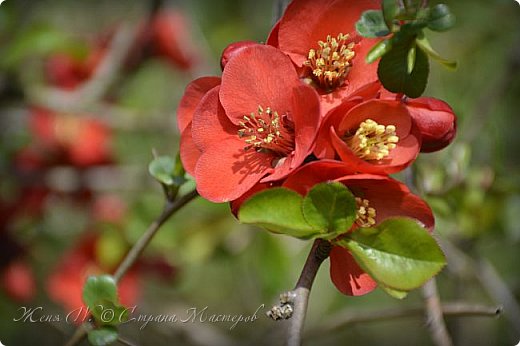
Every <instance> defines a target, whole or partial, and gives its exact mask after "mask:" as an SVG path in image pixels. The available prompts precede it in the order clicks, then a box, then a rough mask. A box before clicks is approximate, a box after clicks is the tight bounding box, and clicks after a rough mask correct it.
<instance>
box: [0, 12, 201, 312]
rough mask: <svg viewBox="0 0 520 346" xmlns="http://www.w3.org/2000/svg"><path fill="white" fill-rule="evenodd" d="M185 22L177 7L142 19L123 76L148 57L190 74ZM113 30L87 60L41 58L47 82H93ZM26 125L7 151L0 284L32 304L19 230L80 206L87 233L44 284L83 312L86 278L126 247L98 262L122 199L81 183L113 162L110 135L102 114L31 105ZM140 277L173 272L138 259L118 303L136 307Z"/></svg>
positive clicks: (192, 54)
mask: <svg viewBox="0 0 520 346" xmlns="http://www.w3.org/2000/svg"><path fill="white" fill-rule="evenodd" d="M188 24H189V23H188V22H187V18H186V17H185V16H184V15H183V14H182V13H181V12H179V11H178V10H175V9H161V10H159V11H157V12H156V13H154V14H153V16H151V17H150V18H148V19H146V20H143V21H142V23H141V24H140V25H139V28H138V30H137V34H136V37H135V40H134V42H133V43H132V46H131V49H130V50H129V53H128V56H126V57H125V61H124V66H123V68H124V70H125V73H130V72H132V70H133V69H135V68H136V67H137V66H138V64H140V63H142V62H143V61H145V59H147V58H149V57H154V58H161V59H163V60H164V61H166V62H167V63H169V64H170V65H171V66H172V67H174V68H177V69H180V70H188V69H191V68H193V67H194V66H195V65H196V64H197V63H198V61H197V54H196V51H195V50H194V48H193V45H191V44H190V41H189V37H190V35H188V31H189V25H188ZM116 29H117V28H115V27H114V28H113V29H112V30H110V31H109V32H104V33H102V34H101V35H99V36H98V37H97V38H96V39H95V40H94V41H93V42H90V43H89V44H88V47H89V50H88V52H87V54H86V56H85V57H82V58H79V57H76V56H73V55H71V54H68V53H56V54H52V55H50V56H47V57H46V58H45V63H44V65H43V66H44V76H45V83H46V84H47V85H48V86H49V87H52V88H56V89H60V91H64V92H74V91H76V90H78V89H79V88H81V87H82V86H83V85H84V84H85V83H88V82H89V81H90V80H91V79H92V78H95V74H96V70H97V69H98V68H99V66H100V65H101V64H102V63H103V61H104V59H105V58H106V57H107V54H108V53H109V49H110V42H111V40H112V38H113V36H114V33H115V30H116ZM109 101H110V102H116V100H112V99H111V100H109ZM26 120H27V121H26V124H27V138H28V140H27V141H26V142H25V143H24V145H23V146H22V147H20V148H18V149H17V150H16V151H15V152H14V153H13V159H12V166H11V170H12V173H13V174H12V176H13V179H12V181H10V182H11V183H12V186H13V191H14V192H13V193H11V194H10V195H9V196H8V198H5V199H4V198H3V197H4V196H1V197H2V199H0V215H1V217H0V247H1V249H2V251H1V256H0V284H1V287H2V288H3V290H4V291H5V292H6V293H7V294H8V295H9V296H10V297H11V298H12V299H15V300H19V301H29V300H31V299H33V298H34V297H35V295H36V287H37V284H36V280H35V276H34V274H33V271H32V267H31V265H30V258H28V256H29V254H30V253H31V251H29V248H28V247H29V246H28V245H26V244H25V243H24V242H23V241H21V240H20V239H19V238H20V237H19V233H20V230H19V228H20V227H19V226H18V225H19V224H22V225H23V223H24V222H26V221H27V219H30V220H35V219H40V218H42V217H44V214H45V212H46V211H47V210H48V209H49V208H52V206H53V205H52V204H53V202H54V201H56V200H57V199H64V200H66V201H67V202H72V203H76V204H80V205H81V207H84V208H85V209H86V210H87V212H88V213H89V220H90V221H89V224H88V226H87V229H86V230H85V231H84V234H82V235H81V236H80V239H79V240H78V241H77V245H76V246H75V247H74V248H73V249H71V250H70V251H69V252H67V253H65V254H64V255H63V258H62V259H60V261H59V262H58V264H57V266H56V267H55V268H54V269H53V270H52V271H51V273H50V276H49V277H48V278H47V283H46V288H47V291H48V293H49V296H50V297H51V299H53V300H55V301H56V302H58V303H60V304H62V305H63V306H64V307H66V308H67V309H77V308H79V307H81V306H82V300H81V292H82V286H83V284H84V281H85V279H86V278H87V276H88V275H89V274H100V273H102V272H113V271H114V269H115V266H116V265H117V264H118V263H119V262H120V260H122V256H123V255H124V254H125V253H126V251H127V250H128V249H129V244H128V243H127V242H126V240H125V239H124V236H123V234H122V232H119V233H121V234H120V236H119V240H120V241H119V243H120V244H119V245H120V247H122V248H123V250H124V251H122V252H121V253H120V254H119V255H118V257H117V258H115V259H113V261H114V263H111V264H110V265H107V264H106V263H103V261H102V258H101V257H102V254H101V253H100V251H97V250H96V249H98V248H99V247H100V246H102V245H100V244H102V243H103V241H104V240H103V239H102V233H103V232H100V230H103V229H104V226H105V225H106V224H110V225H111V227H112V228H114V227H115V228H122V227H123V225H122V221H123V220H124V217H125V215H126V214H125V212H124V210H125V209H126V203H125V202H124V201H123V200H122V199H120V198H118V197H116V196H111V195H109V196H106V195H105V194H100V193H99V192H98V191H94V190H93V189H92V187H91V184H89V182H88V179H87V174H88V171H89V170H90V169H94V168H96V167H99V166H112V167H114V166H116V165H117V164H118V163H117V160H116V158H115V153H114V152H113V149H112V142H113V137H114V133H113V131H112V129H111V128H110V127H109V126H108V125H107V122H106V121H105V120H106V115H95V114H78V113H77V112H69V113H67V112H57V111H54V110H51V109H47V108H43V107H41V106H37V105H29V106H28V111H27V117H26ZM59 172H65V173H69V174H68V175H67V174H65V178H63V177H62V176H59V175H56V173H59ZM69 178H70V179H69ZM119 231H121V230H120V229H119ZM142 272H154V273H158V274H159V275H160V276H161V277H163V278H165V279H171V278H172V277H173V276H174V275H175V272H176V268H174V267H173V266H171V265H170V264H169V263H167V262H166V261H165V260H164V259H161V258H151V259H150V258H146V259H144V260H141V261H140V262H139V263H138V265H137V266H135V267H134V268H133V269H132V270H131V271H130V273H129V275H127V276H126V277H125V278H124V279H123V284H122V286H121V287H122V291H121V292H120V294H121V299H122V302H123V303H125V304H128V305H132V304H135V302H136V299H137V296H138V294H139V291H140V287H139V275H140V274H141V273H142ZM138 274H139V275H138Z"/></svg>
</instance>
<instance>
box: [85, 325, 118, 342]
mask: <svg viewBox="0 0 520 346" xmlns="http://www.w3.org/2000/svg"><path fill="white" fill-rule="evenodd" d="M117 338H118V333H117V329H116V328H114V327H103V328H99V329H94V330H91V331H90V332H88V341H89V342H90V344H91V345H93V346H106V345H110V344H111V343H113V342H115V341H117Z"/></svg>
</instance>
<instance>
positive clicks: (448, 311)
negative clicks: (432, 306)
mask: <svg viewBox="0 0 520 346" xmlns="http://www.w3.org/2000/svg"><path fill="white" fill-rule="evenodd" d="M441 310H442V313H443V314H444V315H446V316H453V317H495V316H499V315H500V314H501V313H502V308H501V307H496V306H486V305H479V304H471V303H466V302H453V303H444V304H442V305H441ZM424 313H425V308H424V306H422V307H409V308H397V309H395V308H388V309H378V310H376V311H352V310H351V309H350V308H349V309H348V310H347V311H346V312H340V313H338V314H336V315H334V316H332V317H330V318H328V319H327V320H326V321H325V322H324V323H323V324H322V325H321V326H319V327H317V328H314V329H312V330H310V331H309V333H307V334H306V336H307V337H309V338H313V337H318V336H322V335H324V334H331V333H334V332H336V331H339V330H342V329H343V328H345V327H346V326H349V325H352V324H356V323H367V322H379V321H386V320H393V319H396V318H410V317H417V316H421V315H423V314H424Z"/></svg>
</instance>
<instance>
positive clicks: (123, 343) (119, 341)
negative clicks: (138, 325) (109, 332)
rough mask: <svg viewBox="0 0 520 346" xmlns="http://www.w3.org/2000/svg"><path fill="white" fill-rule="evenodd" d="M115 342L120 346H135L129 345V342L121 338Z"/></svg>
mask: <svg viewBox="0 0 520 346" xmlns="http://www.w3.org/2000/svg"><path fill="white" fill-rule="evenodd" d="M117 342H118V343H120V344H121V345H125V346H136V345H135V344H133V343H131V342H130V341H128V340H126V339H123V338H122V337H118V338H117Z"/></svg>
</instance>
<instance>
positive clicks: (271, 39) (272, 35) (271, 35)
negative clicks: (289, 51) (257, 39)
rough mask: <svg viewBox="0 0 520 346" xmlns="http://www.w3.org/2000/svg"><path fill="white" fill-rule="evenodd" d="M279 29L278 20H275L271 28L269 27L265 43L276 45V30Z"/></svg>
mask: <svg viewBox="0 0 520 346" xmlns="http://www.w3.org/2000/svg"><path fill="white" fill-rule="evenodd" d="M279 31H280V21H277V22H276V24H275V25H273V28H272V29H271V32H270V33H269V36H267V40H266V41H265V44H267V45H270V46H273V47H278V32H279Z"/></svg>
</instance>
